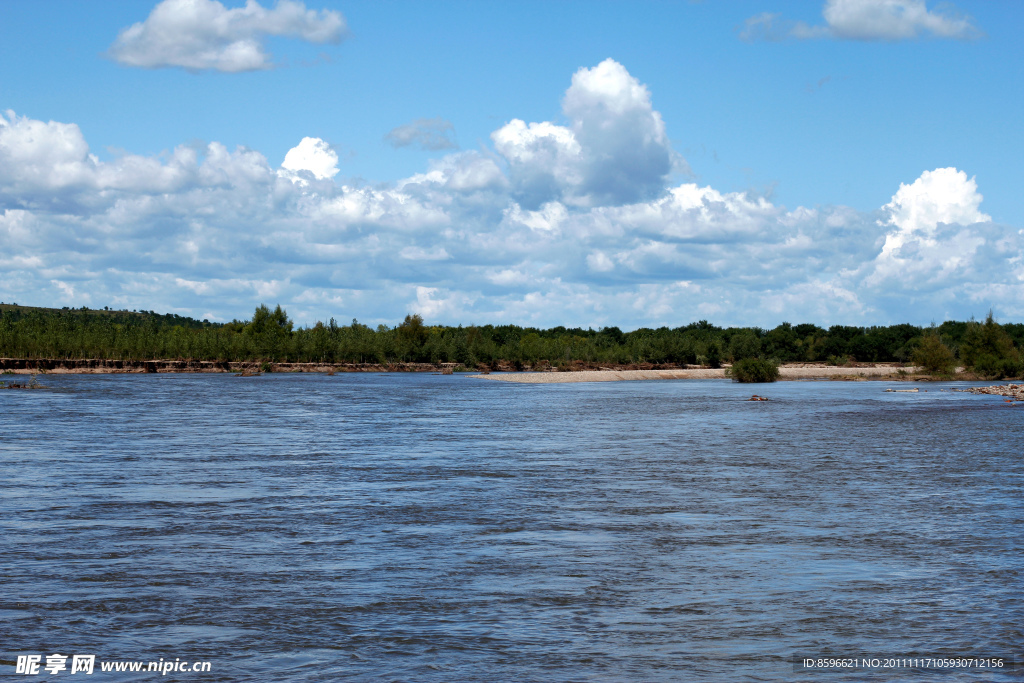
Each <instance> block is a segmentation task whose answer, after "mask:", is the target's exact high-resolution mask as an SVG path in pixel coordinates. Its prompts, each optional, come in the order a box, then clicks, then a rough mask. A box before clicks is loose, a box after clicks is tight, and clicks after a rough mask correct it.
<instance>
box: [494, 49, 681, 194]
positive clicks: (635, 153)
mask: <svg viewBox="0 0 1024 683" xmlns="http://www.w3.org/2000/svg"><path fill="white" fill-rule="evenodd" d="M562 111H563V113H564V114H565V116H566V117H567V118H568V119H569V121H570V125H569V126H568V127H566V126H559V125H556V124H554V123H550V122H542V123H531V124H528V125H527V124H526V123H525V122H524V121H521V120H519V119H513V120H512V121H510V122H509V123H508V124H506V125H505V126H503V127H502V128H500V129H499V130H497V131H495V132H494V133H493V134H492V135H491V138H492V140H493V141H494V146H495V149H496V150H497V151H498V152H499V153H500V154H501V155H502V156H504V157H505V159H506V160H507V161H508V165H509V176H510V179H511V180H512V183H513V186H514V187H515V189H516V193H517V197H518V199H519V201H520V203H522V204H523V205H524V206H526V207H527V208H531V209H533V208H536V207H538V206H540V205H541V204H543V203H544V202H548V201H552V200H560V201H562V202H565V203H568V204H573V205H578V206H602V205H615V204H625V203H628V202H635V201H637V200H640V199H645V198H650V197H654V196H657V195H658V194H660V192H661V190H662V189H663V188H664V186H665V180H666V178H667V176H668V174H669V173H670V172H671V171H672V169H673V165H674V164H676V163H677V162H681V159H679V158H678V156H677V155H676V154H675V153H674V152H673V151H672V148H671V146H670V144H669V141H668V137H667V136H666V134H665V124H664V122H663V121H662V119H661V115H660V114H659V113H658V112H657V111H655V110H654V109H653V107H652V105H651V96H650V93H649V92H648V90H647V87H646V86H644V85H643V84H641V83H640V82H639V81H638V80H637V79H636V78H634V77H633V76H631V75H630V74H629V72H628V71H626V69H625V67H623V66H622V65H621V64H619V63H618V62H616V61H615V60H612V59H606V60H604V61H603V62H601V63H600V64H598V65H597V66H595V67H593V68H590V69H587V68H582V69H580V70H579V71H577V72H576V73H575V74H574V75H573V77H572V85H570V87H569V89H568V90H567V91H566V93H565V98H564V100H563V101H562Z"/></svg>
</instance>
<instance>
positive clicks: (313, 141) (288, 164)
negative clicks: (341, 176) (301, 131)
mask: <svg viewBox="0 0 1024 683" xmlns="http://www.w3.org/2000/svg"><path fill="white" fill-rule="evenodd" d="M281 168H282V169H284V170H285V171H291V173H290V174H288V175H289V177H291V178H294V179H298V173H299V172H300V171H309V172H310V173H312V174H313V176H314V177H315V178H319V179H321V180H322V179H324V178H333V177H334V176H336V175H338V154H337V152H335V151H334V150H333V149H331V146H330V145H328V144H327V143H326V142H324V141H323V140H321V139H320V138H302V141H301V142H299V144H297V145H296V146H295V147H292V148H291V149H290V150H288V153H287V154H285V155H284V162H282V163H281Z"/></svg>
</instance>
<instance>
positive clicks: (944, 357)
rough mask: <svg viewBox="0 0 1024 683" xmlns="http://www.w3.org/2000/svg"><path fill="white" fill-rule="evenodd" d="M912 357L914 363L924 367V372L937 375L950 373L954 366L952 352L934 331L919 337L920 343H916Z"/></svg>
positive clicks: (954, 361) (954, 360)
mask: <svg viewBox="0 0 1024 683" xmlns="http://www.w3.org/2000/svg"><path fill="white" fill-rule="evenodd" d="M912 358H913V363H914V365H917V366H920V367H922V368H924V370H925V372H930V373H932V374H937V375H950V374H952V373H953V369H954V367H955V366H956V359H955V358H954V357H953V352H952V351H951V350H950V349H949V347H948V346H946V345H945V344H943V343H942V340H941V339H939V335H938V334H937V333H934V332H931V333H928V334H925V335H924V337H922V338H921V343H920V344H918V345H917V348H916V349H915V350H914V355H913V357H912Z"/></svg>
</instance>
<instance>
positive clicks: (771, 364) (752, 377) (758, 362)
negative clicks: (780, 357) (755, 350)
mask: <svg viewBox="0 0 1024 683" xmlns="http://www.w3.org/2000/svg"><path fill="white" fill-rule="evenodd" d="M729 375H730V376H731V377H732V378H733V380H735V381H737V382H774V381H775V380H777V379H778V378H779V364H778V363H776V362H775V361H773V360H768V359H766V358H744V359H743V360H738V361H736V362H735V363H733V366H732V368H730V370H729Z"/></svg>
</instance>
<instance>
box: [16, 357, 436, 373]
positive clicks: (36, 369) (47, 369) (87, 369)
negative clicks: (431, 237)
mask: <svg viewBox="0 0 1024 683" xmlns="http://www.w3.org/2000/svg"><path fill="white" fill-rule="evenodd" d="M455 367H456V364H455V363H439V364H434V363H391V364H380V363H271V362H263V361H206V360H169V359H163V360H109V359H104V358H71V359H54V358H0V372H4V373H13V374H16V375H31V374H36V373H53V374H110V373H139V374H144V373H165V372H235V373H242V372H244V373H257V372H323V373H327V372H445V371H447V370H451V369H453V368H455Z"/></svg>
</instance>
